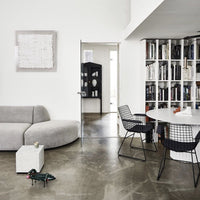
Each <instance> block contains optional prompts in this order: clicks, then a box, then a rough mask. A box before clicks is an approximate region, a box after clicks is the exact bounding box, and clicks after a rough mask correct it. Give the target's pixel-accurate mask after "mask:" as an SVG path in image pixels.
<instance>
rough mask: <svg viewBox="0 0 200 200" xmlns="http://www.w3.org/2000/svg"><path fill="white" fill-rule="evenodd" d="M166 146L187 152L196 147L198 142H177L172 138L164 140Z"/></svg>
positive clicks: (173, 149)
mask: <svg viewBox="0 0 200 200" xmlns="http://www.w3.org/2000/svg"><path fill="white" fill-rule="evenodd" d="M164 146H165V147H166V148H168V149H170V150H172V151H176V152H186V151H192V150H193V149H195V148H196V146H197V143H196V142H177V141H173V140H170V139H165V140H164Z"/></svg>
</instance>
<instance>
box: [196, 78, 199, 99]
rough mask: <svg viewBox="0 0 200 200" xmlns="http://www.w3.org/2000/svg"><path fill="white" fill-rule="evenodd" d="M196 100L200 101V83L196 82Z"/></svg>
mask: <svg viewBox="0 0 200 200" xmlns="http://www.w3.org/2000/svg"><path fill="white" fill-rule="evenodd" d="M196 100H200V82H199V81H198V82H196Z"/></svg>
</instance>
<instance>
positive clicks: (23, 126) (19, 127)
mask: <svg viewBox="0 0 200 200" xmlns="http://www.w3.org/2000/svg"><path fill="white" fill-rule="evenodd" d="M30 126H31V124H28V123H0V138H1V139H0V140H1V142H0V150H18V149H19V148H20V147H21V146H22V145H23V140H24V139H23V138H24V132H25V131H26V130H27V129H28V128H29V127H30Z"/></svg>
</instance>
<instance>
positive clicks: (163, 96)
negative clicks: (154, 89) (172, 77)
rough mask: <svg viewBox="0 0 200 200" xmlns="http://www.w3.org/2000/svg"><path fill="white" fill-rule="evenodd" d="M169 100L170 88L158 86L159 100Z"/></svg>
mask: <svg viewBox="0 0 200 200" xmlns="http://www.w3.org/2000/svg"><path fill="white" fill-rule="evenodd" d="M167 100H168V88H160V87H159V88H158V101H167Z"/></svg>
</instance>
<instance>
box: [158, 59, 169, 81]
mask: <svg viewBox="0 0 200 200" xmlns="http://www.w3.org/2000/svg"><path fill="white" fill-rule="evenodd" d="M159 80H168V64H167V62H162V63H160V66H159Z"/></svg>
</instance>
